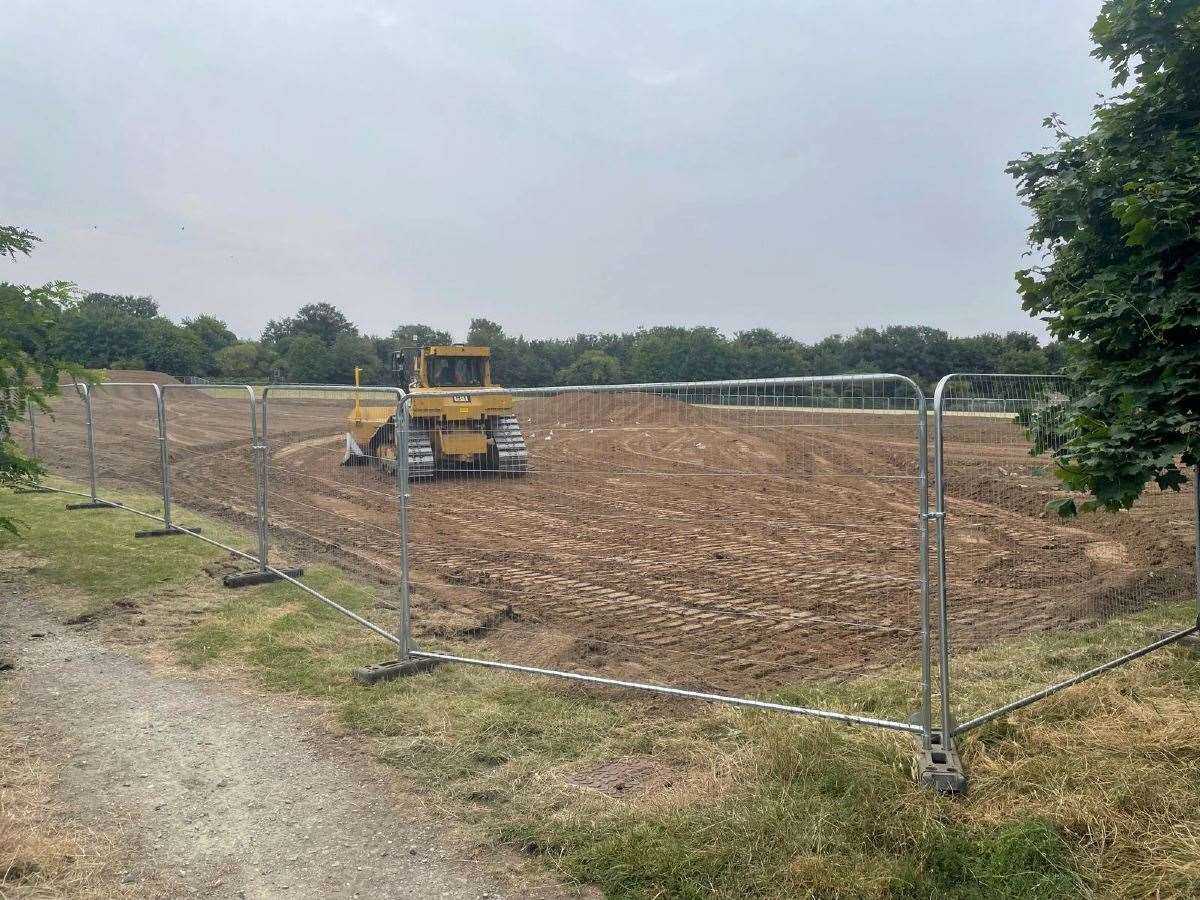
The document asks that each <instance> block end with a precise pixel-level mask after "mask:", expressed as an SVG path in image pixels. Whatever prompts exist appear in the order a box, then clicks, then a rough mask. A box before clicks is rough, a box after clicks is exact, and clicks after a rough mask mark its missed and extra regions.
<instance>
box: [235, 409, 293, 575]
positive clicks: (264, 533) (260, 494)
mask: <svg viewBox="0 0 1200 900" xmlns="http://www.w3.org/2000/svg"><path fill="white" fill-rule="evenodd" d="M243 387H245V388H246V390H247V391H248V392H249V394H250V457H251V466H252V468H253V470H254V513H255V515H254V518H255V526H256V529H255V531H256V537H257V539H258V569H257V570H256V571H253V572H238V573H235V574H232V575H226V576H225V577H224V578H223V579H221V583H222V584H224V585H225V587H228V588H237V587H247V586H249V585H254V584H267V583H268V582H272V581H279V580H280V579H284V578H286V579H290V580H294V579H296V578H299V577H300V576H301V575H303V574H304V570H303V569H301V568H290V569H275V568H272V566H271V564H270V555H271V542H270V534H269V516H268V511H267V496H268V474H267V469H268V457H269V449H268V446H267V434H268V433H269V432H268V431H267V427H268V423H267V412H268V408H269V407H270V403H269V401H268V395H269V393H270V390H271V387H270V385H267V386H266V387H265V388H263V396H262V400H261V401H260V400H259V399H258V395H257V394H256V393H255V390H254V388H252V387H250V386H249V385H243ZM260 409H261V411H262V415H261V417H260V416H259V415H258V410H260Z"/></svg>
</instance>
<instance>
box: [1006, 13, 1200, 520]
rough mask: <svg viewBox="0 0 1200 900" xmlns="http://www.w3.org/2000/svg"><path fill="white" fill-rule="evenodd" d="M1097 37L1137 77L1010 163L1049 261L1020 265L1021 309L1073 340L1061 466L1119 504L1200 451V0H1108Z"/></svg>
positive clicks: (1111, 58) (1036, 245)
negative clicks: (1070, 127) (1088, 122)
mask: <svg viewBox="0 0 1200 900" xmlns="http://www.w3.org/2000/svg"><path fill="white" fill-rule="evenodd" d="M1092 38H1093V40H1094V42H1095V49H1094V50H1093V51H1092V54H1093V56H1096V57H1097V58H1099V59H1101V60H1103V61H1105V62H1107V63H1108V64H1109V66H1110V67H1111V68H1112V70H1113V73H1114V78H1113V86H1114V87H1122V86H1124V85H1126V84H1128V82H1129V79H1130V78H1131V77H1132V79H1133V84H1132V87H1129V88H1128V89H1127V90H1124V91H1123V92H1122V93H1120V94H1117V95H1116V96H1113V97H1109V98H1106V99H1103V100H1102V101H1101V102H1100V103H1099V104H1098V105H1097V106H1096V107H1095V108H1094V120H1093V123H1092V126H1091V129H1090V130H1089V131H1088V133H1087V134H1085V135H1082V136H1072V135H1071V134H1069V133H1068V131H1067V129H1066V127H1065V125H1064V124H1063V122H1062V121H1061V120H1059V119H1058V118H1057V117H1056V116H1050V117H1049V118H1048V119H1047V120H1046V125H1047V126H1048V127H1049V128H1050V129H1051V130H1052V132H1053V134H1054V144H1053V146H1052V147H1050V148H1049V149H1046V150H1042V151H1039V152H1035V153H1026V154H1025V155H1024V156H1022V157H1021V158H1020V159H1017V160H1014V161H1013V162H1011V163H1010V164H1009V167H1008V171H1009V173H1010V174H1011V175H1012V176H1013V177H1014V178H1015V179H1017V182H1018V186H1019V192H1020V195H1021V197H1022V198H1023V199H1024V201H1025V202H1026V203H1027V204H1028V205H1029V207H1030V209H1031V210H1032V211H1033V214H1034V223H1033V225H1032V226H1031V227H1030V230H1029V240H1030V245H1031V249H1032V251H1033V252H1034V254H1035V255H1037V256H1038V257H1039V262H1038V263H1037V264H1035V265H1032V266H1030V267H1029V268H1027V269H1024V270H1022V271H1020V272H1019V273H1018V274H1017V280H1018V284H1019V287H1020V291H1021V295H1022V298H1023V306H1024V308H1025V309H1026V310H1027V311H1028V312H1029V313H1030V314H1031V315H1036V316H1040V317H1042V318H1043V319H1044V320H1045V321H1046V322H1047V323H1048V327H1049V329H1050V331H1051V333H1052V334H1053V335H1054V336H1055V337H1057V338H1059V339H1060V340H1061V341H1064V342H1069V343H1070V347H1071V352H1070V355H1069V359H1068V373H1069V374H1070V375H1071V377H1072V378H1073V379H1074V380H1075V382H1076V383H1077V385H1078V389H1079V390H1078V394H1079V396H1078V399H1077V400H1075V401H1074V402H1073V403H1072V404H1071V405H1070V406H1069V408H1068V409H1067V410H1066V415H1065V422H1066V425H1065V432H1064V434H1063V436H1064V437H1066V438H1067V440H1066V441H1065V443H1064V444H1063V445H1062V446H1061V447H1060V448H1059V449H1058V450H1056V456H1057V461H1058V472H1059V476H1060V477H1061V478H1062V479H1063V481H1064V482H1065V483H1066V484H1067V485H1068V486H1069V487H1070V488H1072V489H1073V490H1079V491H1086V492H1089V493H1090V494H1091V499H1089V500H1088V501H1087V502H1086V503H1085V504H1083V506H1084V508H1086V509H1096V508H1100V507H1104V508H1107V509H1120V508H1127V507H1129V506H1131V505H1132V504H1133V503H1134V502H1135V501H1136V500H1137V498H1138V497H1139V496H1140V495H1141V494H1142V491H1143V490H1144V489H1145V487H1146V486H1147V485H1148V484H1149V483H1150V482H1154V483H1155V484H1157V485H1158V487H1159V488H1160V489H1169V488H1173V489H1176V490H1177V489H1178V488H1179V487H1180V485H1182V484H1183V483H1185V482H1186V480H1187V476H1186V475H1185V472H1184V469H1183V467H1184V466H1194V465H1195V464H1196V463H1197V462H1200V4H1197V3H1196V2H1195V0H1186V2H1185V0H1108V2H1106V3H1105V4H1104V5H1103V7H1102V9H1101V12H1100V15H1099V18H1098V19H1097V20H1096V23H1095V25H1094V26H1093V27H1092ZM1058 508H1059V510H1060V512H1063V513H1064V514H1072V513H1074V512H1075V511H1076V510H1075V504H1074V503H1073V502H1071V501H1066V502H1063V503H1061V504H1058Z"/></svg>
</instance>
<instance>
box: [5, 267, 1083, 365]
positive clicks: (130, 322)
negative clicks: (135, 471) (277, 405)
mask: <svg viewBox="0 0 1200 900" xmlns="http://www.w3.org/2000/svg"><path fill="white" fill-rule="evenodd" d="M4 289H9V290H12V289H13V288H12V287H11V286H7V285H6V286H4ZM455 338H456V336H454V335H451V334H450V333H448V332H445V331H441V330H438V329H435V328H432V327H430V326H428V325H423V324H402V325H397V326H396V327H395V328H394V329H393V330H392V331H391V333H390V334H388V335H386V336H380V335H371V334H363V333H362V332H361V331H360V330H359V329H358V328H357V327H356V326H355V325H354V323H353V322H351V321H350V319H349V318H348V317H347V316H346V315H345V313H344V312H342V311H341V310H340V309H338V308H337V307H335V306H333V305H331V304H329V303H311V304H308V305H305V306H302V307H301V308H300V309H299V310H297V312H296V313H295V315H292V316H287V317H285V318H282V319H276V320H272V321H270V322H268V324H267V326H266V328H265V329H264V330H263V333H262V336H261V337H260V338H259V339H258V340H242V339H239V338H238V337H237V336H236V335H235V334H234V333H233V331H232V330H231V329H230V328H229V327H228V326H227V325H226V324H225V323H224V322H222V321H221V320H219V319H217V318H216V317H214V316H211V315H198V316H196V317H194V318H185V319H184V320H183V321H182V322H181V323H179V324H176V323H175V322H172V321H171V320H170V319H168V318H166V317H165V316H163V315H162V314H161V313H160V312H159V309H158V304H157V303H156V302H155V301H154V300H153V299H151V298H149V297H134V296H126V295H114V294H102V293H90V294H87V295H85V296H84V297H83V298H82V299H81V300H80V301H79V302H78V303H76V304H74V305H73V306H70V307H69V308H67V309H66V310H64V311H63V313H62V314H61V315H60V316H59V317H58V318H57V321H56V322H54V323H53V325H52V328H51V329H50V337H49V340H50V342H51V344H52V346H51V348H50V349H51V350H52V351H53V352H54V354H55V355H56V356H58V357H59V358H62V359H68V360H71V361H73V362H77V363H80V364H82V365H84V366H86V367H88V368H113V369H149V370H151V371H157V372H164V373H167V374H170V375H175V376H177V377H188V376H199V377H204V378H210V379H219V380H226V381H234V382H243V381H252V382H262V381H271V380H275V381H280V380H283V381H293V382H306V383H318V384H350V383H352V382H353V379H354V369H355V367H359V368H361V369H362V371H363V376H362V377H363V381H364V383H367V384H386V383H389V381H390V379H391V374H390V372H389V355H390V352H391V351H392V350H393V349H395V348H398V347H402V346H418V345H424V344H439V343H452V342H453V341H454V340H455ZM459 339H461V340H465V341H466V342H467V343H470V344H484V345H487V346H490V347H491V348H492V353H493V374H494V377H495V379H496V381H497V382H499V383H500V384H503V385H506V386H510V387H528V386H540V385H554V384H619V383H622V382H647V381H699V380H713V379H725V378H777V377H785V376H792V375H832V374H842V373H854V372H897V373H900V374H903V375H908V376H910V377H912V378H914V379H916V380H917V381H918V382H920V383H922V384H923V385H926V386H929V385H931V384H932V383H934V382H936V380H937V379H938V378H939V377H941V376H942V375H944V374H946V373H947V372H954V371H961V372H1023V373H1033V372H1053V371H1057V370H1059V369H1060V368H1061V367H1062V366H1063V364H1064V354H1063V348H1062V346H1061V345H1059V344H1053V343H1051V344H1046V345H1043V344H1041V343H1040V342H1039V341H1038V339H1037V337H1036V336H1034V335H1033V334H1029V333H1027V332H1017V331H1012V332H1009V333H1008V334H995V333H986V334H979V335H975V336H972V337H954V336H952V335H950V334H948V333H947V332H945V331H943V330H941V329H938V328H932V327H929V326H924V325H892V326H888V327H886V328H860V329H858V330H857V331H855V332H854V333H853V334H850V335H840V334H835V335H831V336H829V337H827V338H824V339H822V340H820V341H817V342H816V343H811V344H808V343H804V342H803V341H798V340H796V339H795V338H791V337H788V336H787V335H783V334H779V333H777V332H775V331H772V330H770V329H767V328H755V329H751V330H749V331H740V332H737V333H736V334H735V335H733V337H726V336H725V335H724V334H722V333H721V332H720V331H718V330H717V329H716V328H711V327H706V326H698V327H692V328H683V327H656V328H643V329H638V330H636V331H626V332H620V333H616V332H614V333H605V334H577V335H575V336H574V337H570V338H527V337H524V336H523V335H511V334H509V333H507V332H506V331H505V330H504V328H503V326H502V325H500V324H499V323H497V322H493V321H491V320H488V319H483V318H477V319H473V320H472V321H471V323H470V326H469V327H468V329H467V333H466V334H465V335H462V336H461V337H460V338H459Z"/></svg>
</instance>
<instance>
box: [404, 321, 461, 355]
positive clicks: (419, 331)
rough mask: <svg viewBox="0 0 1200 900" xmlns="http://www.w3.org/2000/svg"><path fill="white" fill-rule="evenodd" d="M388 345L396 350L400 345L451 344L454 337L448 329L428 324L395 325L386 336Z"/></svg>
mask: <svg viewBox="0 0 1200 900" xmlns="http://www.w3.org/2000/svg"><path fill="white" fill-rule="evenodd" d="M388 341H389V342H390V343H389V346H391V347H393V348H394V349H396V350H399V349H400V348H401V347H427V346H429V345H430V344H452V343H454V338H452V337H451V336H450V332H448V331H439V330H438V329H436V328H431V327H430V326H428V325H397V326H396V327H395V328H394V329H393V330H392V333H391V335H390V336H389V337H388Z"/></svg>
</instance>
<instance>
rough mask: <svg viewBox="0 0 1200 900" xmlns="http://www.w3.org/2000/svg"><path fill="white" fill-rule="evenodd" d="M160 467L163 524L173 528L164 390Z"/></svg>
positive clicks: (160, 415)
mask: <svg viewBox="0 0 1200 900" xmlns="http://www.w3.org/2000/svg"><path fill="white" fill-rule="evenodd" d="M158 468H159V472H160V474H161V475H162V501H163V526H164V527H166V528H167V530H170V528H171V455H170V453H169V452H168V451H167V409H166V400H165V399H164V398H163V392H162V391H161V390H159V392H158Z"/></svg>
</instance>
